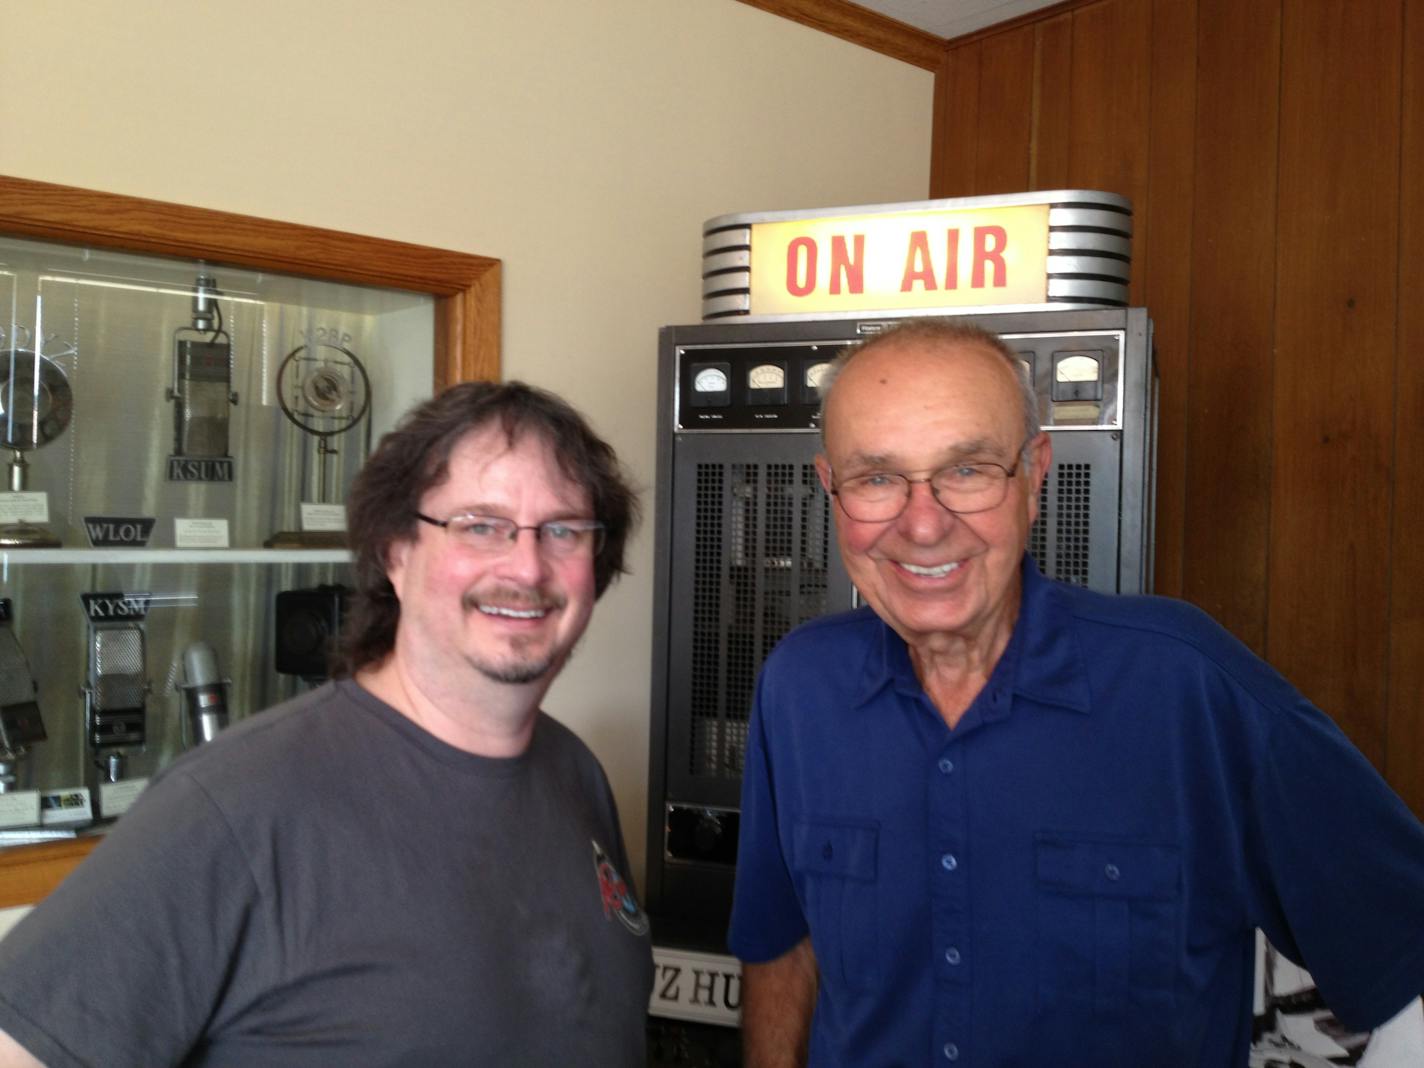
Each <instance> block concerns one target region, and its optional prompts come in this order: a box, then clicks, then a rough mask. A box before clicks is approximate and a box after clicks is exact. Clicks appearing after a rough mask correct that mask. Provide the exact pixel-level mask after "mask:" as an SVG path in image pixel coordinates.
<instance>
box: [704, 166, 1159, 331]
mask: <svg viewBox="0 0 1424 1068" xmlns="http://www.w3.org/2000/svg"><path fill="white" fill-rule="evenodd" d="M1131 254H1132V206H1131V204H1130V203H1129V202H1128V201H1127V200H1126V198H1124V197H1120V196H1117V195H1115V194H1112V193H1104V192H1097V191H1092V190H1055V191H1050V192H1043V193H1014V194H1006V195H1003V196H997V197H961V198H957V199H950V200H935V201H921V202H918V203H913V204H882V205H871V206H867V207H863V208H839V209H829V210H826V211H824V212H816V211H784V212H759V213H750V214H741V215H723V216H718V217H717V218H715V219H709V220H707V222H706V223H705V224H704V226H703V245H702V264H703V273H702V310H703V318H704V319H714V318H722V317H724V316H746V317H749V318H761V319H778V318H802V319H805V318H812V317H822V316H830V317H850V316H856V315H865V314H876V315H878V314H890V315H915V314H924V313H926V312H932V311H938V312H942V313H952V312H953V311H955V310H957V309H966V310H967V309H976V310H978V309H990V308H995V309H1009V308H1012V309H1014V310H1019V311H1028V310H1035V309H1040V308H1043V309H1046V308H1049V307H1056V308H1062V309H1064V310H1067V309H1069V308H1077V307H1125V306H1126V303H1127V297H1128V284H1129V282H1130V268H1131Z"/></svg>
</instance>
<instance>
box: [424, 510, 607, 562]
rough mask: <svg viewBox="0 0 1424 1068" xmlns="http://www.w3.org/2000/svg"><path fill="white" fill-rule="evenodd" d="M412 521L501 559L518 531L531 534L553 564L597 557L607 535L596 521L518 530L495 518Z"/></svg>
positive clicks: (517, 526) (560, 522) (509, 521)
mask: <svg viewBox="0 0 1424 1068" xmlns="http://www.w3.org/2000/svg"><path fill="white" fill-rule="evenodd" d="M415 518H417V519H419V520H420V521H421V522H422V523H429V524H430V525H431V526H432V527H441V528H443V529H444V531H445V533H446V534H448V535H450V537H451V538H453V539H454V540H455V543H456V544H457V545H459V546H460V547H461V548H464V549H470V550H472V551H474V552H477V553H483V554H485V555H487V556H500V555H503V554H504V553H507V552H509V551H510V550H511V549H513V548H514V542H515V540H516V539H517V538H518V537H519V532H520V531H521V530H532V531H533V532H534V538H535V540H536V541H537V542H538V544H539V551H540V552H542V553H543V554H544V555H545V556H547V557H550V558H551V559H555V560H563V559H569V558H572V557H577V556H597V555H598V554H599V552H601V551H602V549H603V541H604V537H605V535H606V533H607V531H606V529H605V527H604V525H603V524H602V523H601V522H599V521H598V520H597V519H550V520H548V521H547V522H544V523H538V524H535V525H533V526H521V525H520V524H518V523H516V522H515V521H514V520H512V519H506V518H504V517H503V516H496V515H452V516H451V517H450V518H449V519H434V518H432V517H430V516H428V515H425V514H424V513H422V512H416V513H415Z"/></svg>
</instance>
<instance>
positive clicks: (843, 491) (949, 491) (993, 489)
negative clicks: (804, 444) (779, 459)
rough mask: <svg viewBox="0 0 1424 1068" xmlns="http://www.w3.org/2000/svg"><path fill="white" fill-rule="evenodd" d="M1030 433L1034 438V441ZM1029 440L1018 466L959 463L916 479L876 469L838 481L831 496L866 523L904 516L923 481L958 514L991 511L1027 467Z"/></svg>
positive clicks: (855, 517)
mask: <svg viewBox="0 0 1424 1068" xmlns="http://www.w3.org/2000/svg"><path fill="white" fill-rule="evenodd" d="M1032 440H1033V439H1032V438H1030V439H1028V441H1032ZM1028 441H1025V442H1024V443H1023V445H1022V446H1020V448H1019V458H1018V459H1017V460H1015V461H1014V464H1013V466H1011V467H1005V466H1004V465H1003V464H997V463H987V462H985V463H978V462H976V463H955V464H949V465H948V466H946V467H941V468H940V469H939V470H938V471H935V472H933V473H932V474H931V475H930V476H929V477H928V478H910V477H909V476H907V475H901V474H898V473H896V472H892V471H873V472H871V473H870V474H868V475H857V476H856V477H854V478H848V479H845V480H844V481H842V482H839V483H837V482H832V484H831V495H832V496H833V497H835V499H836V500H837V501H839V502H840V506H841V510H842V511H844V512H845V514H846V515H848V516H849V517H850V518H851V519H854V520H856V521H858V522H861V523H887V522H889V521H890V520H892V519H898V518H899V517H900V515H901V514H902V513H903V512H904V511H905V509H906V508H907V507H908V506H909V504H910V487H911V486H912V485H914V484H915V483H916V482H923V483H925V484H926V485H928V486H929V488H930V493H932V494H933V495H934V499H935V500H936V501H938V502H939V504H940V507H942V508H944V509H945V510H946V511H949V512H953V513H954V514H955V515H973V514H975V513H976V512H987V511H990V510H991V509H994V508H997V507H999V505H1001V504H1003V503H1004V498H1005V497H1007V496H1008V493H1009V479H1011V478H1013V477H1014V476H1015V475H1016V474H1018V471H1019V468H1020V467H1021V466H1023V461H1024V455H1023V450H1024V449H1025V448H1026V447H1027V446H1028Z"/></svg>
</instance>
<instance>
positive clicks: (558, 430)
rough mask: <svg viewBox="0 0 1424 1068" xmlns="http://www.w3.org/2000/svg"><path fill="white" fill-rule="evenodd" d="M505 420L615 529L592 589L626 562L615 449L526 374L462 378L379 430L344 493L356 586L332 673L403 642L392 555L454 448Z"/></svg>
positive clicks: (634, 505) (604, 584)
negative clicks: (530, 438)
mask: <svg viewBox="0 0 1424 1068" xmlns="http://www.w3.org/2000/svg"><path fill="white" fill-rule="evenodd" d="M495 423H498V425H499V427H500V429H501V430H502V431H503V433H504V436H505V440H506V441H507V442H508V443H509V444H510V445H513V444H514V443H515V442H516V441H517V440H518V439H519V438H521V437H522V436H523V435H525V434H536V435H538V436H539V437H540V438H542V439H543V440H544V441H545V442H547V443H548V445H549V447H550V448H551V449H552V450H553V453H554V456H555V457H556V458H557V460H558V463H559V468H560V470H562V471H563V473H564V475H565V476H566V477H567V478H568V479H569V481H571V482H573V483H574V484H575V485H577V486H581V487H582V488H583V489H584V490H585V491H586V492H587V493H588V495H589V498H590V500H591V501H592V504H593V514H594V516H595V517H596V518H597V519H599V520H601V521H602V522H603V524H604V526H605V527H606V528H607V531H606V537H605V539H604V543H603V548H602V549H601V550H600V551H599V553H598V556H597V557H595V558H594V562H593V574H594V591H595V594H596V595H597V596H600V597H601V596H602V595H603V591H604V590H606V589H607V588H608V587H609V585H610V584H611V583H612V582H613V580H614V579H615V578H617V576H618V575H620V574H622V573H624V572H625V571H626V570H627V569H626V568H625V566H624V560H623V556H624V548H625V546H626V545H627V542H628V535H629V534H630V533H631V532H632V530H633V528H634V527H635V526H636V525H637V522H638V516H639V508H638V499H637V496H636V495H635V494H634V492H633V489H632V487H631V486H630V485H629V483H628V481H627V478H626V476H625V475H624V473H623V469H622V467H621V465H620V464H619V462H618V457H617V456H615V455H614V453H613V449H612V448H610V447H609V445H608V444H607V443H606V442H604V441H603V440H602V439H601V438H599V437H598V436H597V435H596V434H594V432H593V431H592V429H590V428H589V425H588V423H587V422H585V421H584V418H583V416H581V415H579V413H578V412H577V411H575V410H574V409H573V408H572V407H571V406H570V405H569V404H567V403H566V402H565V401H564V400H562V399H561V398H559V397H557V396H555V395H554V394H553V393H550V392H548V391H547V390H543V389H538V388H536V387H534V386H530V385H526V384H525V383H523V382H464V383H461V384H460V385H456V386H451V387H450V388H449V389H447V390H445V391H444V392H442V393H440V394H439V395H438V396H435V397H432V398H431V399H430V400H428V401H426V402H424V403H423V404H420V405H417V406H416V407H415V408H412V409H411V410H410V411H409V412H407V413H406V414H405V416H404V417H403V418H402V419H401V421H400V423H399V425H397V427H396V428H395V429H394V430H392V431H391V432H390V433H388V434H386V435H385V436H384V437H382V438H381V441H380V444H379V445H378V446H377V447H376V450H375V452H373V453H372V454H371V455H370V457H369V458H368V459H367V460H366V463H365V465H364V466H363V467H362V468H361V470H360V471H359V472H358V473H357V475H356V480H355V482H354V483H353V484H352V487H351V493H350V496H349V497H348V499H347V502H346V533H347V538H348V541H349V542H350V545H351V551H352V554H353V556H354V558H355V559H354V562H353V565H352V570H353V572H354V581H355V593H354V595H353V597H352V598H351V603H350V607H349V612H348V615H347V620H346V623H345V626H344V628H343V634H342V641H341V648H340V650H339V652H338V654H337V657H336V664H335V665H334V672H335V673H336V674H339V675H349V674H353V673H354V672H356V671H358V670H360V669H361V668H363V667H366V666H367V665H370V664H374V663H376V662H378V661H380V660H382V659H384V658H385V656H386V655H387V654H388V653H390V651H391V650H392V649H393V648H394V647H395V638H396V626H397V624H398V623H399V622H400V602H399V601H398V600H397V599H396V594H395V589H394V588H393V587H392V586H391V582H390V579H388V578H387V577H386V554H387V552H388V551H389V550H390V547H391V545H392V544H393V543H394V542H396V541H399V540H401V539H410V538H413V537H415V529H414V528H415V524H416V522H417V520H416V518H415V513H416V511H417V510H418V509H419V508H420V500H421V498H422V497H424V496H425V492H426V491H427V490H428V489H430V488H431V487H432V486H437V485H439V484H440V483H441V482H443V481H444V480H445V478H446V477H447V476H448V473H449V463H450V453H451V452H452V451H453V450H454V448H455V446H456V444H457V443H458V442H459V441H460V440H461V439H462V438H464V436H465V435H466V434H468V433H470V432H471V431H476V430H483V429H484V428H485V427H487V426H490V425H492V424H495Z"/></svg>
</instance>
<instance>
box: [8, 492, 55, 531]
mask: <svg viewBox="0 0 1424 1068" xmlns="http://www.w3.org/2000/svg"><path fill="white" fill-rule="evenodd" d="M48 522H49V494H48V493H45V492H44V491H43V490H34V491H27V492H24V493H0V523H48Z"/></svg>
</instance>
